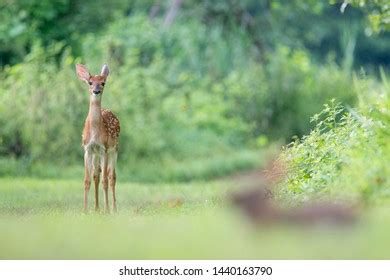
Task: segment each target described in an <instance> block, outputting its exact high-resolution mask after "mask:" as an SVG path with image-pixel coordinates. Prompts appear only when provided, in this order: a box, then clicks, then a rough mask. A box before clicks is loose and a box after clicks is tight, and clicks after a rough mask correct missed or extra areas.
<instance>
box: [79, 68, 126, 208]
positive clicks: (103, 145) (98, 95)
mask: <svg viewBox="0 0 390 280" xmlns="http://www.w3.org/2000/svg"><path fill="white" fill-rule="evenodd" d="M76 72H77V75H78V77H79V78H80V80H82V81H84V82H86V83H87V84H88V86H89V112H88V116H87V119H86V120H85V124H84V130H83V135H82V145H83V147H84V151H85V153H84V167H85V176H84V209H85V210H87V209H88V192H89V189H90V186H91V177H93V180H94V183H95V209H96V210H98V209H99V181H100V173H101V172H103V176H102V181H103V191H104V206H105V210H106V211H107V212H108V211H109V206H108V185H110V188H111V190H112V206H113V210H114V211H116V197H115V183H116V174H115V165H116V160H117V156H118V138H119V131H120V126H119V120H118V118H117V117H116V116H115V115H114V114H113V113H112V112H111V111H109V110H107V109H102V107H101V101H102V95H103V89H104V85H105V83H106V80H107V76H108V73H109V70H108V67H107V65H103V67H102V70H101V73H100V75H95V76H93V75H91V74H90V73H89V71H88V70H87V68H86V67H85V66H84V65H82V64H77V65H76Z"/></svg>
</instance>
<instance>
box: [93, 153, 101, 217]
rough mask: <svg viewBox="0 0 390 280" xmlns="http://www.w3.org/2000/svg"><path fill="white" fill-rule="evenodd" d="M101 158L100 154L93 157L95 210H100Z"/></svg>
mask: <svg viewBox="0 0 390 280" xmlns="http://www.w3.org/2000/svg"><path fill="white" fill-rule="evenodd" d="M100 172H101V169H100V158H99V155H98V154H94V155H93V180H94V182H95V210H96V211H98V210H99V181H100Z"/></svg>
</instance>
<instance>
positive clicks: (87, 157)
mask: <svg viewBox="0 0 390 280" xmlns="http://www.w3.org/2000/svg"><path fill="white" fill-rule="evenodd" d="M91 171H92V156H91V153H90V152H89V151H85V153H84V211H87V209H88V192H89V188H90V187H91Z"/></svg>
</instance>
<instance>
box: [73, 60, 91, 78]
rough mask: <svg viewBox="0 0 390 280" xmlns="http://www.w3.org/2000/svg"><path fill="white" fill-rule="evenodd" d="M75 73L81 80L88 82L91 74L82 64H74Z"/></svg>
mask: <svg viewBox="0 0 390 280" xmlns="http://www.w3.org/2000/svg"><path fill="white" fill-rule="evenodd" d="M76 73H77V76H78V77H79V79H80V80H82V81H85V82H88V80H89V79H90V78H91V74H89V71H88V69H87V67H85V66H84V65H82V64H76Z"/></svg>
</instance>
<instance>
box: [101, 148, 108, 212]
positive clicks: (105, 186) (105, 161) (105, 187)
mask: <svg viewBox="0 0 390 280" xmlns="http://www.w3.org/2000/svg"><path fill="white" fill-rule="evenodd" d="M102 162H103V164H102V166H103V191H104V209H105V211H106V212H109V208H108V170H107V164H108V155H107V153H104V155H103V161H102Z"/></svg>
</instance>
